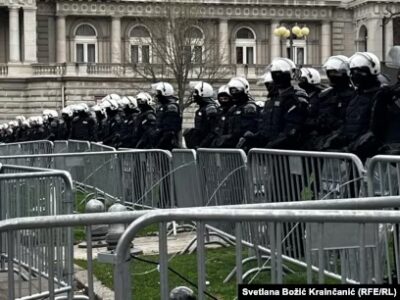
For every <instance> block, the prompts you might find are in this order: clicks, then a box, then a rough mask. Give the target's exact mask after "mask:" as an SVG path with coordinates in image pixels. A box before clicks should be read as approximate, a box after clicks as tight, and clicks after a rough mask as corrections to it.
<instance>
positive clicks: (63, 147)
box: [53, 141, 68, 153]
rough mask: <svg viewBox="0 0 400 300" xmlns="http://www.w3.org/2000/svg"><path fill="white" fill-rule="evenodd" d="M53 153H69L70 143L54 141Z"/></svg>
mask: <svg viewBox="0 0 400 300" xmlns="http://www.w3.org/2000/svg"><path fill="white" fill-rule="evenodd" d="M53 144H54V149H53V153H68V141H54V142H53Z"/></svg>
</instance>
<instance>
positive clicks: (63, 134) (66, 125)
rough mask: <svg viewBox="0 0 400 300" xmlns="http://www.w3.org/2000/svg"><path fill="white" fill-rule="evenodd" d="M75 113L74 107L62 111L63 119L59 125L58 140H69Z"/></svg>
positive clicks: (67, 107)
mask: <svg viewBox="0 0 400 300" xmlns="http://www.w3.org/2000/svg"><path fill="white" fill-rule="evenodd" d="M73 115H74V112H73V110H72V106H66V107H64V108H63V109H62V110H61V119H60V121H59V124H58V139H60V140H68V138H69V134H70V132H71V123H72V116H73Z"/></svg>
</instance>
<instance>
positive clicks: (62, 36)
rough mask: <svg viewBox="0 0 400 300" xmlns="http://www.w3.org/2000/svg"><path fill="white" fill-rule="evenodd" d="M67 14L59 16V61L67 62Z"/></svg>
mask: <svg viewBox="0 0 400 300" xmlns="http://www.w3.org/2000/svg"><path fill="white" fill-rule="evenodd" d="M66 44H67V42H66V32H65V16H57V62H58V63H65V62H66V61H67V55H66V46H67V45H66Z"/></svg>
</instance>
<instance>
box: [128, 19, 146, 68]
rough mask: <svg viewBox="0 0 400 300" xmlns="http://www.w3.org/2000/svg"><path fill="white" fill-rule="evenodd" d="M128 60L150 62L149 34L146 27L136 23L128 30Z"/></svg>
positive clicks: (137, 62)
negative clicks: (129, 47)
mask: <svg viewBox="0 0 400 300" xmlns="http://www.w3.org/2000/svg"><path fill="white" fill-rule="evenodd" d="M129 41H130V46H131V49H130V62H131V63H133V64H141V63H143V64H148V63H151V36H150V32H149V31H148V30H147V28H146V27H144V26H142V25H138V26H135V27H133V28H132V30H131V32H130V38H129Z"/></svg>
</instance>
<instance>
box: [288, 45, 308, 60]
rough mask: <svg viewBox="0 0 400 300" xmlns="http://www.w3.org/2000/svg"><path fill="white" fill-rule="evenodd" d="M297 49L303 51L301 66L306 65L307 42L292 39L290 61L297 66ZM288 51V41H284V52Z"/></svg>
mask: <svg viewBox="0 0 400 300" xmlns="http://www.w3.org/2000/svg"><path fill="white" fill-rule="evenodd" d="M298 48H302V49H303V50H304V54H303V55H304V61H303V64H301V65H306V64H307V63H308V60H307V41H306V39H294V40H293V57H292V61H293V62H294V63H295V64H296V65H298V64H299V63H298V61H297V49H298ZM289 49H290V40H287V41H286V52H288V51H289Z"/></svg>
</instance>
